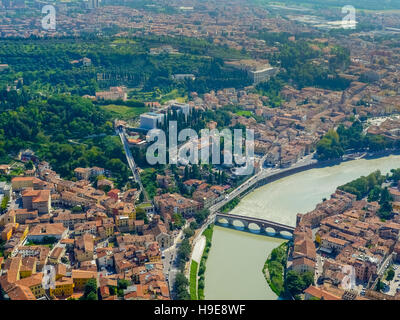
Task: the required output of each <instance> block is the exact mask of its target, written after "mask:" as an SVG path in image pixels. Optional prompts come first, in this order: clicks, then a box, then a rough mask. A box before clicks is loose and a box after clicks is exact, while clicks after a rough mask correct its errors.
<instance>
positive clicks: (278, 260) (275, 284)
mask: <svg viewBox="0 0 400 320" xmlns="http://www.w3.org/2000/svg"><path fill="white" fill-rule="evenodd" d="M288 248H289V243H288V242H284V243H282V244H281V245H280V246H279V247H277V248H275V249H273V250H272V251H271V253H270V254H269V256H268V258H267V261H265V264H264V267H263V270H262V272H263V274H264V277H265V279H266V280H267V283H268V285H269V287H270V288H271V290H272V291H273V292H275V294H276V295H277V296H278V297H282V296H283V295H284V293H285V269H286V262H287V252H288Z"/></svg>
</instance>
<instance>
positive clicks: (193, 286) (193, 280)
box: [189, 260, 199, 300]
mask: <svg viewBox="0 0 400 320" xmlns="http://www.w3.org/2000/svg"><path fill="white" fill-rule="evenodd" d="M198 267H199V264H198V263H197V262H196V261H194V260H192V263H191V265H190V279H189V293H190V300H197V271H198Z"/></svg>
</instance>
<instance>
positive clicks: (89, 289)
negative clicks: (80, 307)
mask: <svg viewBox="0 0 400 320" xmlns="http://www.w3.org/2000/svg"><path fill="white" fill-rule="evenodd" d="M97 299H98V298H97V280H96V279H94V278H92V279H89V280H88V282H86V284H85V288H84V291H83V296H82V297H81V300H97Z"/></svg>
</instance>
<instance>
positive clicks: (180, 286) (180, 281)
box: [174, 272, 190, 300]
mask: <svg viewBox="0 0 400 320" xmlns="http://www.w3.org/2000/svg"><path fill="white" fill-rule="evenodd" d="M188 286H189V281H188V279H186V277H185V275H184V274H183V273H182V272H178V273H177V274H176V277H175V284H174V289H175V291H176V295H177V298H178V300H190V294H189V292H188Z"/></svg>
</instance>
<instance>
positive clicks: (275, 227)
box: [215, 212, 295, 235]
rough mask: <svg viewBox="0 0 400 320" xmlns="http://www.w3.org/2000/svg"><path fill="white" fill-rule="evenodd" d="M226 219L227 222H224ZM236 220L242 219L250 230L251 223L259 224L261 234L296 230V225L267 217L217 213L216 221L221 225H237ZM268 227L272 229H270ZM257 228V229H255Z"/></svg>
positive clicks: (244, 225) (276, 233)
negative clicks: (289, 224)
mask: <svg viewBox="0 0 400 320" xmlns="http://www.w3.org/2000/svg"><path fill="white" fill-rule="evenodd" d="M224 221H226V222H224ZM235 221H240V222H241V223H242V224H243V227H244V229H245V230H248V231H250V230H251V229H250V224H254V225H256V226H258V228H259V230H260V233H261V234H268V235H270V234H271V233H275V235H283V234H282V232H286V233H289V234H291V235H293V232H294V229H295V228H294V227H292V226H288V225H285V224H282V223H278V222H274V221H270V220H266V219H260V218H253V217H246V216H240V215H236V214H230V213H220V212H218V213H216V214H215V223H216V224H219V225H222V226H224V225H226V224H228V225H229V226H232V227H235V225H234V222H235ZM267 229H272V231H269V230H267ZM254 230H256V229H254Z"/></svg>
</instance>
